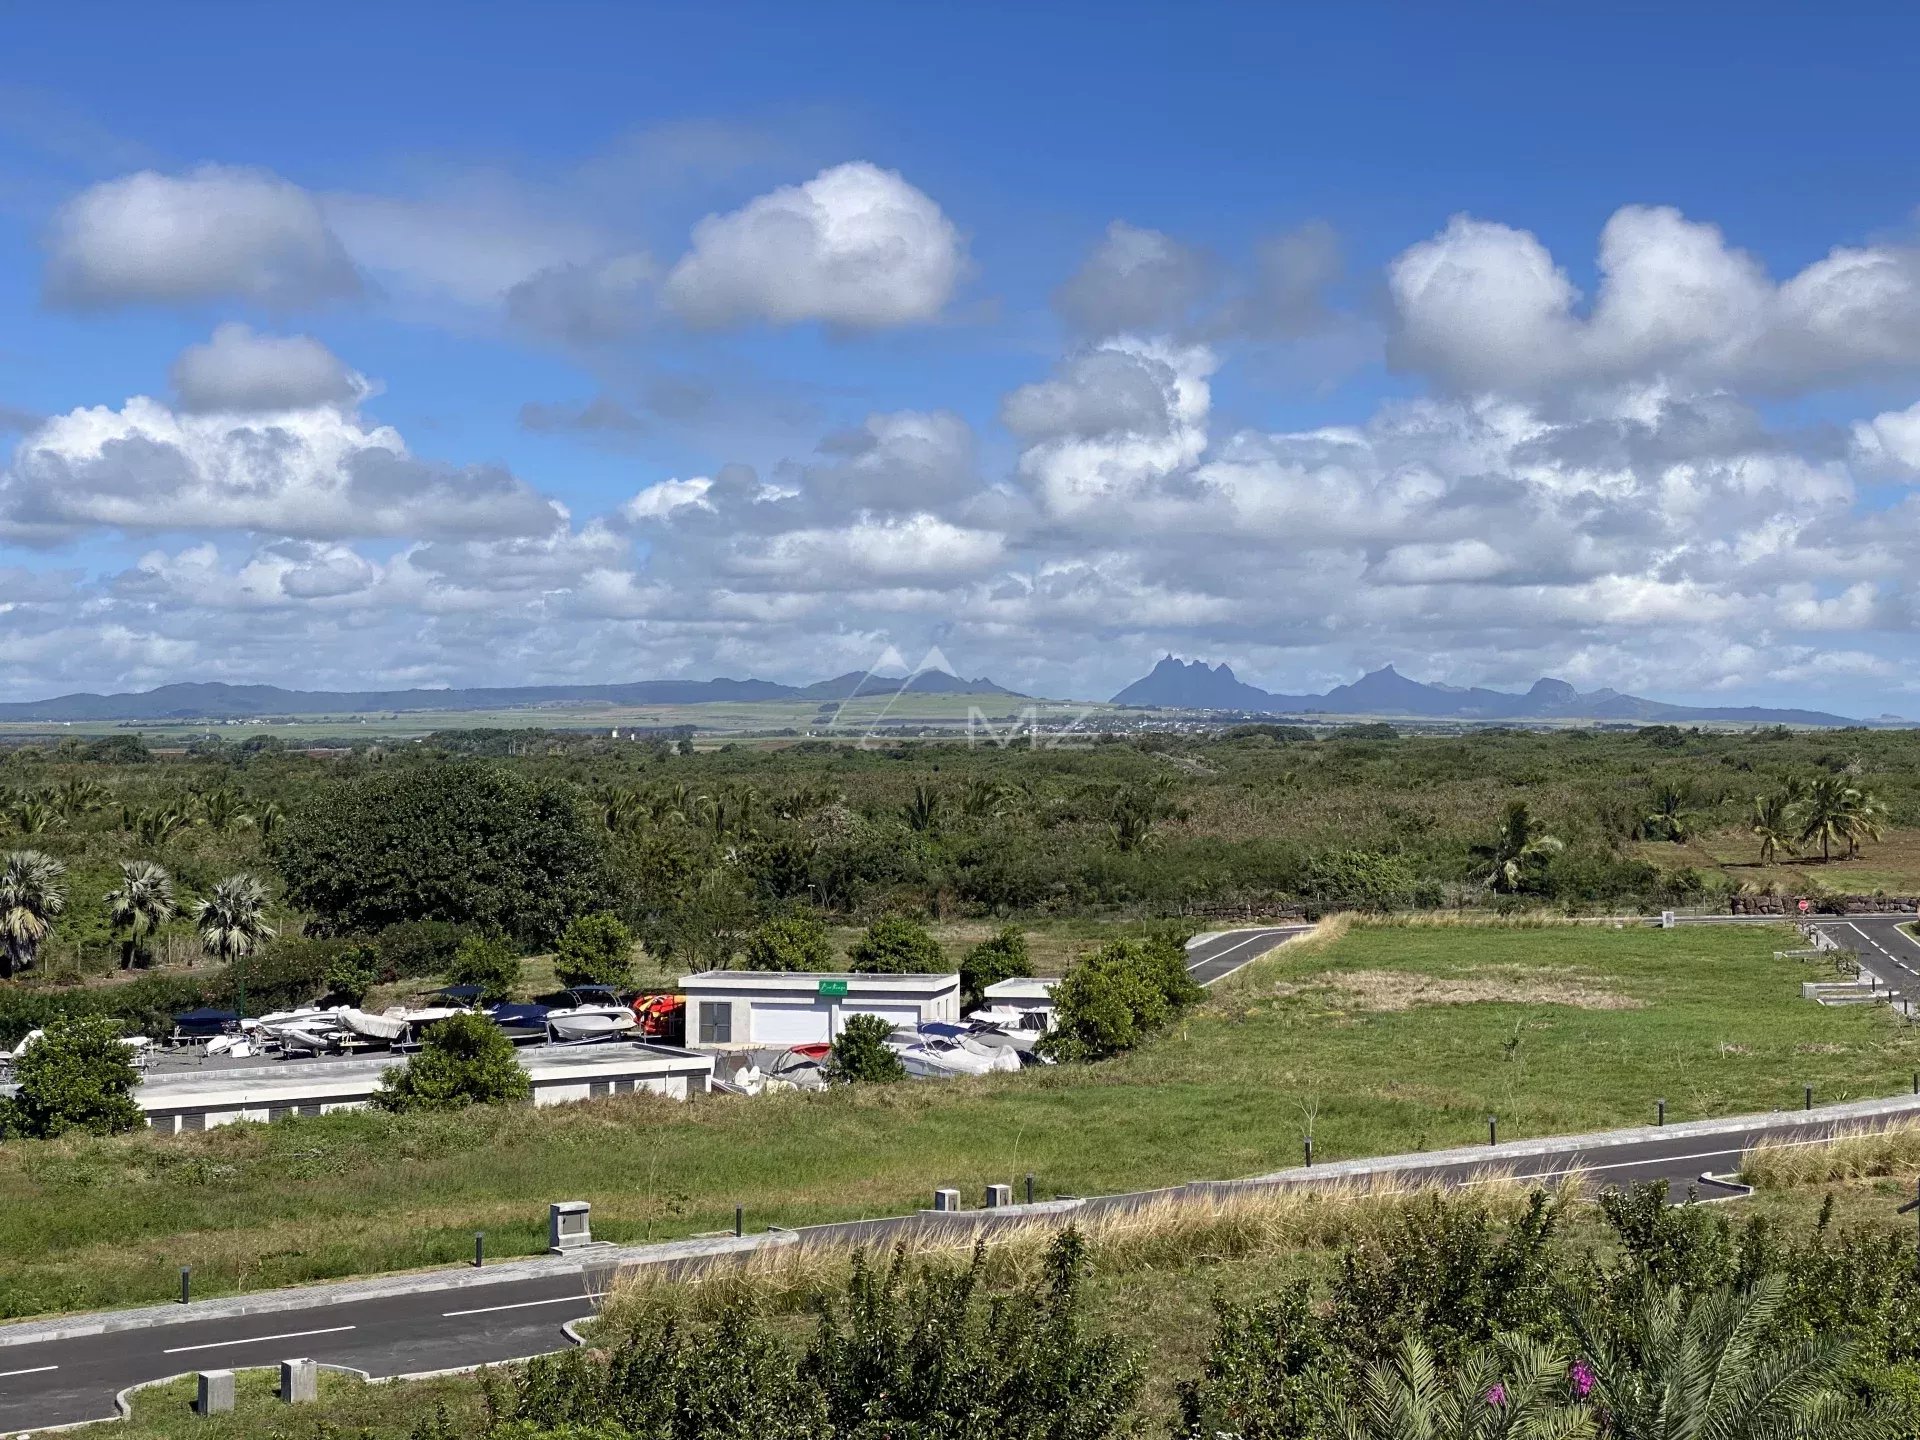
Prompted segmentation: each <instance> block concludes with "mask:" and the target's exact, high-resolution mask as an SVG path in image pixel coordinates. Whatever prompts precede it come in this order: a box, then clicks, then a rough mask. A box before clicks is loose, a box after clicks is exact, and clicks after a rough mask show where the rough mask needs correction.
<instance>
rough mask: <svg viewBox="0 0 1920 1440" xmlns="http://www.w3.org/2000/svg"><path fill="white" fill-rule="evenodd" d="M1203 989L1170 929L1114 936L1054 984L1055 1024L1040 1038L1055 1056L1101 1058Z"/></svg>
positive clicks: (1134, 1040)
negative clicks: (1142, 937) (1135, 936)
mask: <svg viewBox="0 0 1920 1440" xmlns="http://www.w3.org/2000/svg"><path fill="white" fill-rule="evenodd" d="M1202 993H1203V992H1202V991H1201V990H1200V988H1199V986H1197V985H1195V984H1194V982H1193V977H1192V976H1190V975H1189V974H1188V973H1187V968H1186V955H1185V951H1184V949H1183V948H1182V947H1181V946H1180V944H1179V942H1178V941H1176V940H1174V939H1173V938H1172V937H1171V935H1162V936H1154V937H1150V938H1148V939H1145V940H1116V941H1114V942H1112V943H1111V944H1108V945H1103V946H1102V947H1101V948H1100V949H1098V950H1096V951H1095V952H1094V953H1093V954H1092V955H1089V956H1088V957H1087V958H1086V959H1085V960H1082V961H1081V962H1080V963H1079V964H1078V965H1076V966H1074V967H1073V969H1071V970H1069V971H1068V972H1067V976H1066V978H1065V979H1064V980H1062V981H1061V982H1060V983H1059V984H1058V985H1057V986H1055V987H1054V991H1053V1002H1054V1029H1053V1031H1052V1032H1051V1033H1050V1034H1048V1035H1046V1036H1045V1037H1044V1038H1042V1040H1041V1041H1040V1044H1041V1047H1042V1048H1043V1050H1044V1052H1045V1053H1046V1054H1048V1055H1051V1056H1053V1057H1054V1058H1055V1059H1059V1060H1105V1059H1107V1058H1108V1057H1110V1056H1113V1055H1118V1054H1120V1053H1121V1052H1123V1051H1126V1050H1131V1049H1132V1048H1133V1047H1134V1046H1135V1045H1138V1044H1139V1043H1140V1042H1141V1041H1143V1040H1145V1039H1146V1038H1147V1037H1148V1036H1150V1035H1152V1034H1153V1033H1154V1032H1155V1031H1156V1030H1158V1029H1160V1027H1161V1026H1163V1025H1165V1024H1166V1023H1167V1021H1169V1020H1170V1019H1172V1018H1173V1017H1174V1016H1175V1015H1177V1014H1178V1013H1179V1012H1180V1011H1181V1010H1183V1009H1185V1008H1186V1007H1187V1006H1188V1005H1189V1004H1191V1003H1193V1001H1194V1000H1195V999H1197V998H1198V997H1199V996H1200V995H1201V994H1202Z"/></svg>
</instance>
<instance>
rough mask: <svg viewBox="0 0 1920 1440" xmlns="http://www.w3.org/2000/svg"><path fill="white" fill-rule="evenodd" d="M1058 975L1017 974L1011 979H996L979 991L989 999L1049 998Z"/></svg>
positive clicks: (1057, 981)
mask: <svg viewBox="0 0 1920 1440" xmlns="http://www.w3.org/2000/svg"><path fill="white" fill-rule="evenodd" d="M1059 983H1060V980H1059V977H1057V976H1055V977H1053V978H1051V979H1047V978H1043V977H1041V976H1038V975H1033V976H1028V975H1018V976H1015V977H1014V978H1013V979H1011V980H996V981H994V982H993V984H991V985H989V986H987V988H986V989H984V990H982V991H981V992H980V993H981V994H982V995H984V996H986V997H987V999H989V1000H1050V999H1052V998H1053V987H1054V986H1056V985H1058V984H1059Z"/></svg>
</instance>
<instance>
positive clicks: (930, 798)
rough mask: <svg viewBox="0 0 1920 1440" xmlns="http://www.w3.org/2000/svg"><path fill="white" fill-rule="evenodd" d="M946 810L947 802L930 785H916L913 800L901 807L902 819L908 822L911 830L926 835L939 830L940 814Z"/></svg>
mask: <svg viewBox="0 0 1920 1440" xmlns="http://www.w3.org/2000/svg"><path fill="white" fill-rule="evenodd" d="M945 809H946V802H945V800H944V799H942V797H941V795H940V792H939V791H938V790H935V789H933V788H932V787H931V786H928V785H916V786H914V787H913V796H912V798H911V799H909V800H908V801H907V803H906V804H905V805H904V806H902V807H901V810H900V818H901V819H902V820H905V821H906V822H907V828H908V829H909V830H917V831H920V832H922V833H924V832H926V831H929V830H937V829H938V828H939V826H940V814H941V812H942V811H943V810H945Z"/></svg>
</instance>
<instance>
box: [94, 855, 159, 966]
mask: <svg viewBox="0 0 1920 1440" xmlns="http://www.w3.org/2000/svg"><path fill="white" fill-rule="evenodd" d="M174 912H175V907H174V903H173V877H172V876H171V875H169V874H167V872H166V871H165V870H164V869H162V868H161V867H160V866H158V865H156V864H154V863H153V862H152V861H151V860H123V861H121V862H120V886H119V888H118V889H116V890H109V891H108V892H107V923H108V924H110V925H112V926H113V928H114V929H115V930H118V931H120V932H121V938H120V968H121V969H122V970H131V969H132V968H133V967H134V966H135V965H150V964H152V963H153V937H154V935H155V934H156V933H157V932H158V931H159V929H160V927H161V926H162V925H164V924H166V923H167V921H169V920H171V919H172V918H173V916H174Z"/></svg>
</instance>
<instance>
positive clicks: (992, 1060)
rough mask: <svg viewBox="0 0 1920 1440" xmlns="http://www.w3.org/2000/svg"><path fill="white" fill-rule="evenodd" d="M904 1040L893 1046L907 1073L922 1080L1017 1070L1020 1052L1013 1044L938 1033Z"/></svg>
mask: <svg viewBox="0 0 1920 1440" xmlns="http://www.w3.org/2000/svg"><path fill="white" fill-rule="evenodd" d="M901 1038H902V1039H903V1040H904V1041H905V1043H903V1044H897V1045H895V1046H894V1049H895V1051H896V1052H897V1053H898V1054H899V1056H900V1063H901V1064H903V1065H905V1066H906V1067H907V1074H909V1075H913V1076H916V1077H918V1078H920V1079H922V1080H952V1079H956V1078H958V1077H959V1076H962V1075H992V1074H994V1073H996V1072H1002V1071H1009V1070H1018V1069H1019V1068H1020V1055H1019V1053H1018V1052H1017V1051H1016V1050H1014V1049H1013V1047H1012V1046H1010V1045H1008V1046H999V1045H992V1046H989V1045H982V1044H980V1043H979V1042H977V1041H972V1040H951V1039H947V1038H945V1037H944V1036H939V1035H924V1034H923V1035H919V1036H914V1035H912V1033H911V1032H909V1033H908V1034H907V1035H906V1036H903V1037H901Z"/></svg>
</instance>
